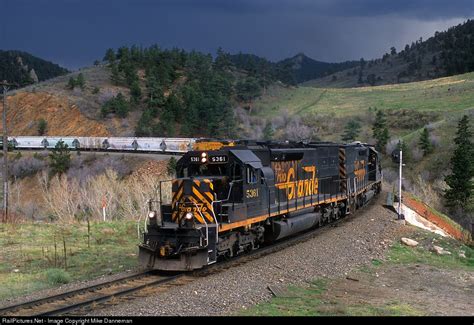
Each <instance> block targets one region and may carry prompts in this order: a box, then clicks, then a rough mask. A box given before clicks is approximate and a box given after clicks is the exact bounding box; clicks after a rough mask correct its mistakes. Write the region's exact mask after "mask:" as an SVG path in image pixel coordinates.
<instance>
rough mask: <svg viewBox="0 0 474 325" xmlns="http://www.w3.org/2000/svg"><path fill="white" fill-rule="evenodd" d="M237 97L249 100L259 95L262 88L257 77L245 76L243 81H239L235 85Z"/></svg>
mask: <svg viewBox="0 0 474 325" xmlns="http://www.w3.org/2000/svg"><path fill="white" fill-rule="evenodd" d="M236 91H237V97H238V98H239V99H240V100H242V101H249V100H252V99H254V98H256V97H258V96H260V94H261V92H262V89H261V87H260V84H259V83H258V81H257V79H255V78H254V77H247V78H245V80H244V81H239V82H238V83H237V86H236Z"/></svg>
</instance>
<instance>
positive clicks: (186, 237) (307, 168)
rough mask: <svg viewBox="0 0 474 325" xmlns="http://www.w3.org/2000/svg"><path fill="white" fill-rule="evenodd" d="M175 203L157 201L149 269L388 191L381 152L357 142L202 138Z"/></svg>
mask: <svg viewBox="0 0 474 325" xmlns="http://www.w3.org/2000/svg"><path fill="white" fill-rule="evenodd" d="M176 175H177V177H176V179H174V180H172V200H171V204H162V203H161V202H157V204H156V206H155V204H153V201H151V200H150V201H149V207H148V209H149V212H148V220H147V227H146V230H145V232H144V234H143V241H142V243H141V244H140V246H139V260H140V264H141V265H142V266H143V267H145V268H149V269H154V270H164V271H189V270H195V269H200V268H203V267H205V266H207V265H209V264H213V263H215V262H217V261H218V260H220V259H227V258H231V257H233V256H235V255H238V254H241V253H244V252H248V251H251V250H254V249H257V248H258V247H259V246H261V245H265V244H267V243H271V242H273V241H278V240H280V239H282V238H285V237H288V236H292V235H295V234H297V233H300V232H302V231H305V230H308V229H311V228H315V227H319V226H322V225H324V224H326V223H329V222H332V221H334V220H336V219H339V218H342V217H344V216H346V215H348V214H351V213H353V212H354V211H355V210H356V209H358V208H359V207H361V206H363V205H365V204H367V202H369V201H370V200H371V199H372V198H373V197H374V196H375V195H376V194H378V193H379V192H380V191H381V177H382V170H381V166H380V157H379V154H378V153H377V151H376V150H375V148H374V147H373V146H371V145H368V144H364V143H360V142H355V143H350V144H338V143H329V142H308V143H303V142H258V141H243V140H242V141H204V140H203V141H196V143H195V145H194V148H193V150H192V151H189V152H187V153H186V154H185V155H184V156H183V157H182V158H181V159H180V160H179V161H178V162H177V166H176Z"/></svg>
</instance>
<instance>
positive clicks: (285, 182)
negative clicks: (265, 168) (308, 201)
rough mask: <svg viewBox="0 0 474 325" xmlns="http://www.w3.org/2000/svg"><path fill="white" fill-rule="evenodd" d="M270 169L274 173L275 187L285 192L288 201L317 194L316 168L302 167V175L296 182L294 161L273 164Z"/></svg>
mask: <svg viewBox="0 0 474 325" xmlns="http://www.w3.org/2000/svg"><path fill="white" fill-rule="evenodd" d="M272 169H273V170H274V171H275V180H276V184H275V186H276V187H277V188H278V189H280V190H286V196H287V198H288V200H291V199H294V198H297V197H303V196H309V195H314V194H317V193H318V179H317V178H316V166H304V167H302V169H303V171H304V173H303V175H302V179H298V180H296V171H297V162H296V161H282V162H273V163H272Z"/></svg>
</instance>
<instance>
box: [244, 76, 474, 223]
mask: <svg viewBox="0 0 474 325" xmlns="http://www.w3.org/2000/svg"><path fill="white" fill-rule="evenodd" d="M376 110H383V111H384V112H385V113H386V116H387V124H388V127H389V132H390V141H389V144H388V145H387V146H386V148H385V150H384V151H385V153H388V154H390V153H391V152H392V150H394V149H395V147H396V144H397V143H398V139H399V138H401V139H403V141H405V142H406V143H407V144H408V152H407V154H408V156H409V160H408V161H407V162H406V167H405V177H406V179H405V180H404V186H405V188H406V189H407V190H408V191H411V192H413V193H415V194H417V195H419V196H420V197H421V198H422V199H423V200H424V201H425V202H426V203H428V204H430V205H432V206H434V207H436V208H438V209H443V206H442V199H441V195H442V193H443V189H445V188H446V184H445V183H444V176H445V175H446V174H447V173H449V169H450V166H449V163H450V158H451V155H452V150H453V148H454V144H453V138H454V134H455V132H456V129H457V123H458V121H459V119H460V118H461V116H462V115H463V114H468V115H470V116H471V121H472V120H474V118H473V117H474V73H467V74H462V75H458V76H453V77H446V78H440V79H435V80H429V81H420V82H413V83H405V84H399V85H384V86H376V87H360V88H313V87H297V88H284V87H273V88H271V89H269V91H268V92H267V94H266V95H265V96H263V97H262V98H260V99H259V100H258V101H256V102H255V103H254V104H253V108H252V111H251V112H250V114H248V115H247V116H246V117H245V118H244V119H242V120H243V123H242V125H243V129H244V133H245V132H247V133H246V134H247V135H248V136H249V137H262V136H263V133H264V132H263V130H264V128H265V126H268V125H271V126H272V128H273V130H274V134H273V138H276V139H288V138H290V139H295V140H298V139H299V140H307V139H312V140H330V141H341V136H342V134H343V132H344V126H345V125H346V123H347V122H348V121H350V120H356V121H358V122H359V123H360V124H361V125H362V128H361V131H360V133H359V136H358V140H360V141H364V142H369V143H375V141H374V139H373V138H372V125H373V122H374V118H375V112H376ZM425 127H427V128H428V129H429V131H430V141H431V142H432V143H433V144H434V145H435V151H434V152H433V153H431V154H428V155H427V156H423V153H422V151H421V149H420V146H419V144H418V142H419V138H420V135H421V131H422V130H423V128H425ZM383 165H384V177H385V180H386V181H387V182H388V183H389V184H390V183H394V182H395V181H396V180H397V165H396V164H394V163H393V162H392V161H391V160H390V158H389V156H388V155H387V156H384V161H383ZM458 220H459V221H460V222H462V223H463V224H465V225H468V224H469V222H470V220H472V215H465V214H464V215H460V216H458Z"/></svg>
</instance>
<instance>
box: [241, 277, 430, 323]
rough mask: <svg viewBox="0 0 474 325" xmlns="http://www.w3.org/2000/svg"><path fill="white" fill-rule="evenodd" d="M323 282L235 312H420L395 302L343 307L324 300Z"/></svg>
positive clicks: (314, 314) (282, 313)
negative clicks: (287, 295)
mask: <svg viewBox="0 0 474 325" xmlns="http://www.w3.org/2000/svg"><path fill="white" fill-rule="evenodd" d="M326 286H327V280H324V279H319V280H316V281H314V282H313V283H312V284H311V285H309V286H308V287H304V288H303V287H294V286H293V287H289V289H288V292H289V293H290V295H292V296H294V297H274V298H272V299H271V300H270V301H269V302H265V303H261V304H258V305H256V306H254V307H252V308H249V309H247V310H242V311H240V312H239V313H238V315H240V316H417V315H423V313H422V312H421V311H419V310H417V309H416V308H414V307H412V306H409V305H407V304H404V303H400V302H397V301H390V302H389V303H386V304H383V305H381V306H372V305H367V304H354V305H345V304H344V303H341V302H339V301H337V300H331V301H325V300H324V299H322V296H321V295H322V294H323V293H324V292H325V291H326Z"/></svg>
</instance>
